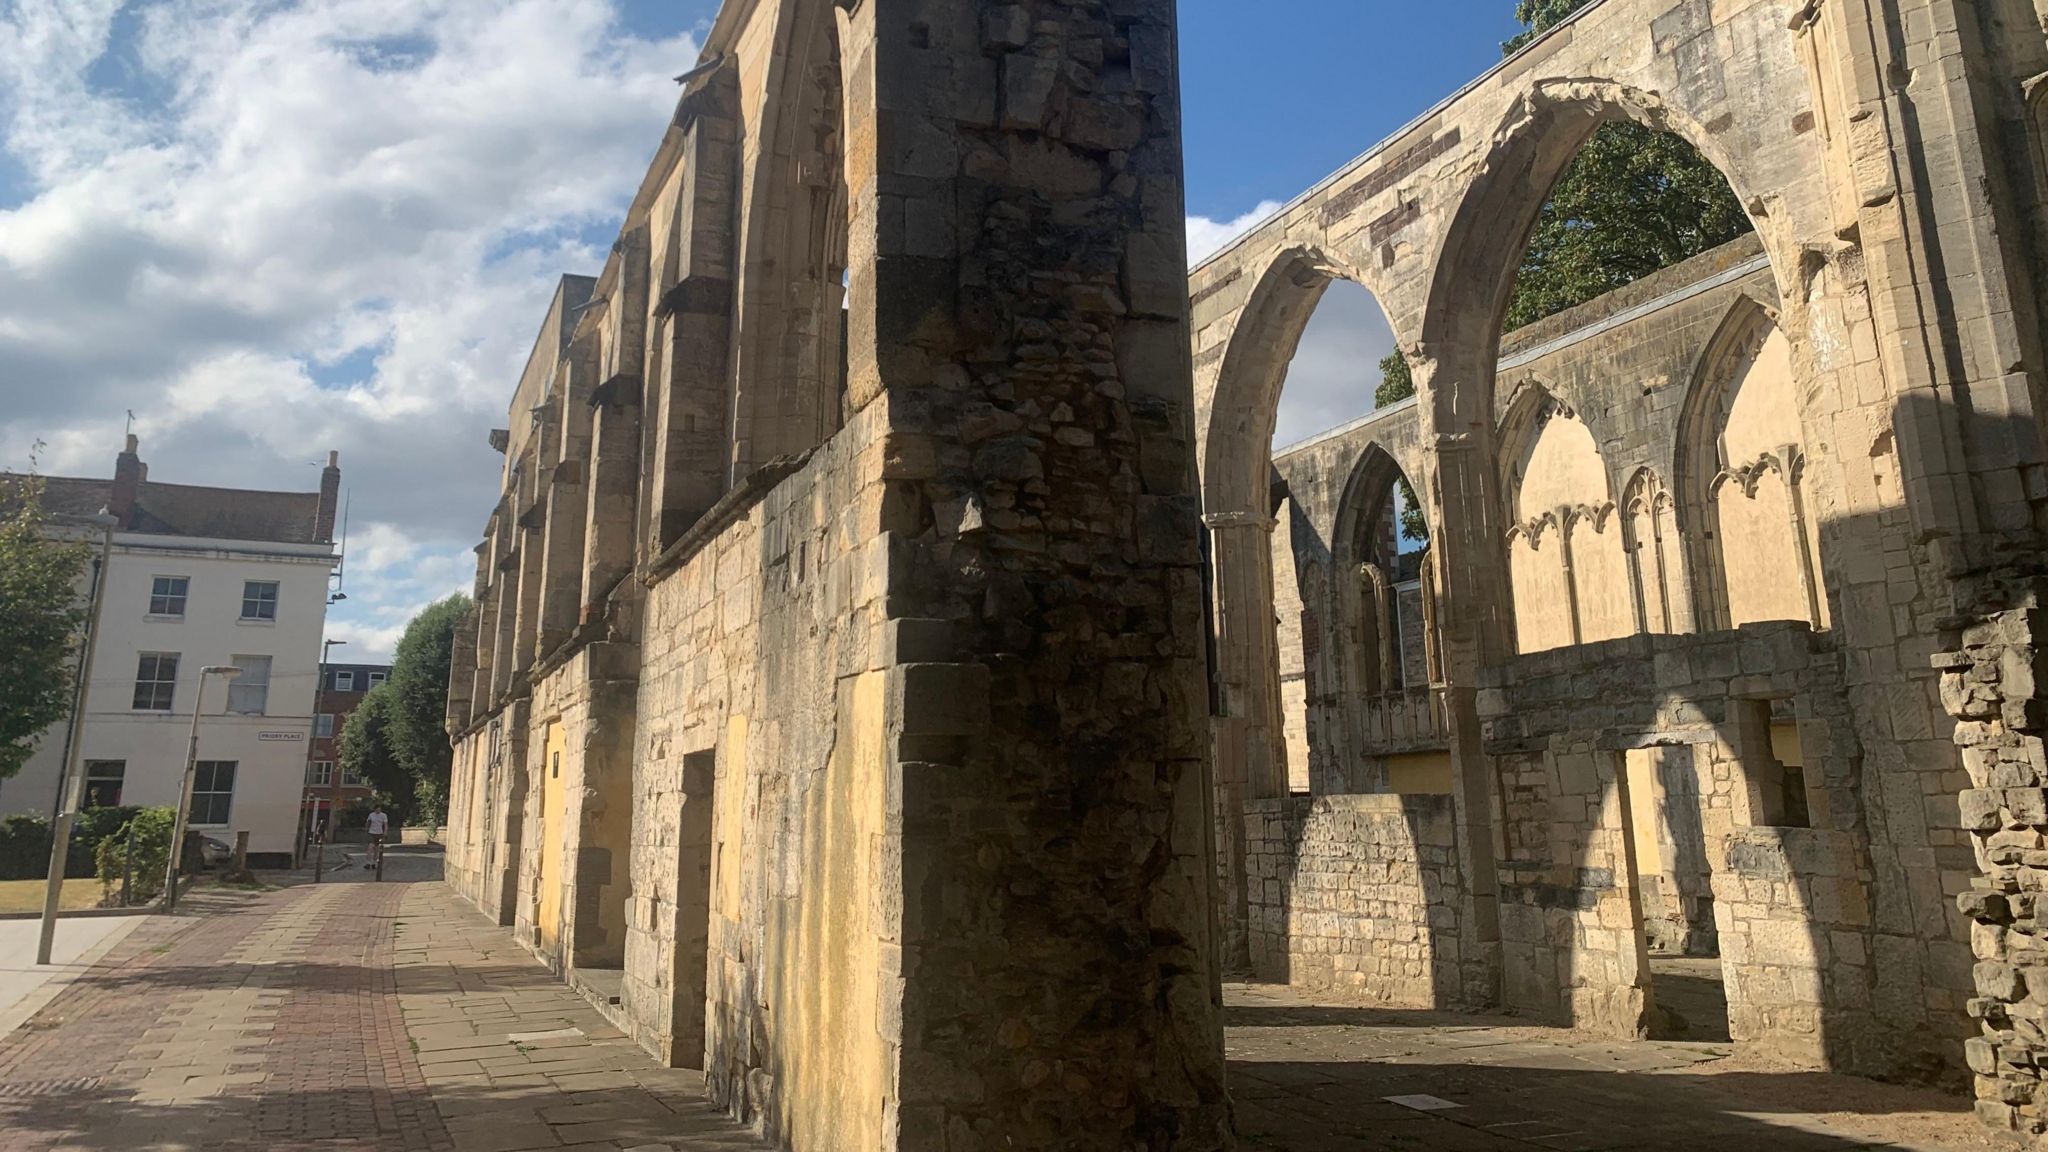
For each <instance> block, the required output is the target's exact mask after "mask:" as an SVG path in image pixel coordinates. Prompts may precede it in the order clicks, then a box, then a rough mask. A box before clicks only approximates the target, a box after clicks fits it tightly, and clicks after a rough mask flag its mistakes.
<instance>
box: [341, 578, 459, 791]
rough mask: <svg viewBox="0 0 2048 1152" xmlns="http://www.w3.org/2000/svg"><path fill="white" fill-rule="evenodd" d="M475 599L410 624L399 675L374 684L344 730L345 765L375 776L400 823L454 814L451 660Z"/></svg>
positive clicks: (447, 604)
mask: <svg viewBox="0 0 2048 1152" xmlns="http://www.w3.org/2000/svg"><path fill="white" fill-rule="evenodd" d="M469 610H470V601H469V597H467V596H462V595H456V596H450V597H448V598H447V599H446V600H441V601H438V602H436V603H433V604H430V605H428V606H427V607H426V608H425V609H423V610H422V611H421V612H420V614H419V615H417V616H415V617H413V618H412V621H411V622H410V623H408V624H407V625H406V626H405V634H404V635H403V636H401V637H400V638H399V641H398V651H397V653H396V654H395V655H394V656H393V658H392V663H391V678H390V679H389V680H386V681H385V682H384V683H382V684H379V685H378V686H377V687H375V688H372V689H371V690H370V693H369V695H367V696H365V697H363V702H362V703H361V704H359V705H357V707H356V710H355V712H354V713H353V714H351V715H350V716H349V718H348V723H346V724H344V725H342V729H341V765H340V767H341V769H342V770H343V771H345V772H346V771H353V772H355V773H356V774H358V775H359V776H361V777H362V778H363V779H364V780H367V781H369V782H370V786H371V787H373V788H375V789H376V790H377V792H378V794H379V796H380V798H381V799H382V801H383V803H384V807H385V811H386V812H387V813H388V814H389V815H390V816H391V817H392V819H393V820H394V821H396V822H397V823H400V824H439V823H441V822H442V821H443V820H446V819H447V816H448V772H449V767H450V764H451V763H452V761H453V758H454V753H453V751H452V750H451V749H450V748H449V745H448V731H447V728H446V726H445V725H446V723H447V716H448V662H449V660H450V659H451V657H452V655H453V653H454V648H455V629H456V628H457V627H458V626H459V625H460V624H461V623H462V622H463V621H464V620H466V619H467V618H468V617H469Z"/></svg>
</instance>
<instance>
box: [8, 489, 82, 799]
mask: <svg viewBox="0 0 2048 1152" xmlns="http://www.w3.org/2000/svg"><path fill="white" fill-rule="evenodd" d="M42 497H43V482H42V481H41V480H40V479H38V478H37V477H35V476H33V475H30V476H15V477H0V779H6V778H7V777H10V776H13V775H14V774H15V773H16V772H19V771H21V766H22V765H23V764H26V763H27V762H28V757H29V753H31V752H33V751H35V747H36V742H37V741H38V740H39V739H40V738H41V737H42V735H43V733H44V732H46V731H48V730H49V729H50V727H51V726H52V725H54V724H56V723H57V722H58V721H60V720H63V719H64V718H65V717H66V716H68V715H69V714H70V711H71V696H72V688H73V681H74V676H73V673H72V654H73V651H74V649H75V647H76V643H77V640H78V633H79V628H80V626H81V625H82V624H83V623H84V622H85V610H84V608H83V606H82V605H81V604H80V603H79V596H78V583H79V579H80V578H81V577H82V576H83V575H84V574H85V566H86V562H87V559H88V558H89V556H90V552H91V550H90V549H89V548H88V547H87V545H86V544H84V543H83V542H81V541H75V540H64V539H57V538H54V537H52V536H51V534H50V532H49V524H48V520H47V518H46V517H45V516H44V514H43V506H42V504H43V500H42Z"/></svg>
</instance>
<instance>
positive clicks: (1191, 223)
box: [1188, 200, 1394, 448]
mask: <svg viewBox="0 0 2048 1152" xmlns="http://www.w3.org/2000/svg"><path fill="white" fill-rule="evenodd" d="M1281 207H1282V205H1281V203H1280V202H1279V201H1278V200H1261V201H1260V202H1259V203H1258V205H1257V206H1256V207H1254V208H1253V209H1252V210H1251V211H1249V212H1246V213H1244V214H1243V215H1241V216H1238V217H1236V218H1235V219H1231V220H1215V219H1211V218H1210V217H1207V216H1190V217H1188V263H1189V264H1190V266H1192V265H1196V264H1200V263H1201V262H1202V261H1204V260H1206V259H1208V258H1209V257H1211V256H1214V255H1215V254H1216V253H1217V252H1220V251H1222V250H1223V248H1224V247H1225V246H1226V245H1228V244H1229V243H1230V242H1231V241H1233V240H1235V239H1237V238H1238V237H1239V236H1242V235H1244V234H1245V233H1246V232H1249V231H1251V230H1252V229H1253V228H1254V227H1256V226H1257V225H1259V224H1260V223H1262V222H1264V221H1265V220H1266V219H1267V218H1268V217H1270V216H1272V215H1273V214H1274V213H1275V212H1278V211H1279V210H1280V209H1281ZM1393 350H1394V333H1393V330H1392V329H1391V328H1389V327H1388V326H1387V317H1386V313H1385V312H1383V311H1381V309H1380V306H1379V302H1378V301H1377V300H1375V299H1374V298H1373V295H1372V293H1371V292H1368V291H1366V290H1365V289H1364V288H1363V287H1361V286H1360V285H1357V284H1353V283H1351V282H1350V281H1347V280H1340V281H1338V282H1336V283H1334V284H1332V285H1330V288H1329V290H1328V291H1327V292H1325V293H1324V294H1323V299H1322V301H1321V302H1320V303H1318V304H1317V305H1316V310H1315V313H1314V315H1312V316H1310V317H1309V322H1308V326H1307V327H1306V328H1304V329H1303V331H1302V334H1301V344H1300V345H1299V346H1298V347H1297V348H1296V349H1295V353H1294V359H1293V360H1292V361H1291V362H1290V363H1289V364H1288V366H1287V381H1286V383H1285V384H1284V385H1283V386H1282V388H1281V391H1280V413H1279V417H1278V419H1277V420H1276V421H1275V422H1274V426H1273V445H1274V447H1276V448H1277V447H1285V446H1286V445H1288V444H1292V443H1294V442H1295V441H1298V440H1302V439H1306V438H1307V437H1309V436H1313V435H1315V434H1316V433H1318V432H1321V431H1324V430H1325V429H1328V428H1333V427H1335V426H1337V425H1339V424H1342V423H1344V422H1345V421H1347V420H1354V419H1356V418H1358V417H1360V416H1363V415H1365V414H1366V413H1367V412H1370V411H1372V408H1373V400H1372V394H1373V390H1374V389H1376V388H1378V387H1379V383H1380V372H1379V362H1380V359H1381V358H1382V357H1384V356H1385V355H1386V354H1387V353H1389V352H1391V351H1393Z"/></svg>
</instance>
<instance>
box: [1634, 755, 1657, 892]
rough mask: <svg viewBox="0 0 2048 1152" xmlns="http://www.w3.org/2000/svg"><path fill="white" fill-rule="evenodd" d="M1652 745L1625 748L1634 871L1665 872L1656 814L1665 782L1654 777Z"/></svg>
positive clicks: (1654, 766)
mask: <svg viewBox="0 0 2048 1152" xmlns="http://www.w3.org/2000/svg"><path fill="white" fill-rule="evenodd" d="M1657 755H1658V750H1657V749H1654V748H1631V749H1629V750H1628V756H1627V766H1628V822H1629V830H1630V831H1631V832H1632V833H1633V834H1634V836H1635V841H1636V874H1637V875H1639V876H1661V875H1663V874H1664V834H1663V829H1662V826H1661V825H1662V821H1661V820H1659V818H1658V814H1659V812H1660V811H1662V809H1663V806H1664V786H1663V784H1662V782H1661V781H1659V780H1658V779H1657Z"/></svg>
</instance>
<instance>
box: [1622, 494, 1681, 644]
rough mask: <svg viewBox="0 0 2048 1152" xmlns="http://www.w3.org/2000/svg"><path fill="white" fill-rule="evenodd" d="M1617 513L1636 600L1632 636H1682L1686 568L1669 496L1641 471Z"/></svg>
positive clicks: (1675, 509) (1674, 509)
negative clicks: (1637, 634)
mask: <svg viewBox="0 0 2048 1152" xmlns="http://www.w3.org/2000/svg"><path fill="white" fill-rule="evenodd" d="M1621 511H1622V522H1621V527H1622V535H1621V542H1622V550H1623V551H1624V552H1626V553H1627V555H1628V576H1629V582H1630V584H1631V586H1632V588H1633V590H1634V594H1635V602H1636V630H1637V631H1639V632H1683V631H1686V630H1687V629H1686V625H1685V624H1684V623H1683V622H1682V619H1683V617H1681V612H1684V611H1685V608H1686V604H1685V602H1686V590H1685V586H1684V578H1685V563H1684V557H1683V548H1682V544H1681V541H1680V537H1679V534H1678V521H1677V507H1676V505H1675V504H1674V503H1673V501H1672V499H1671V493H1670V492H1668V491H1666V490H1665V487H1664V482H1663V481H1662V480H1660V479H1659V478H1658V476H1657V474H1656V473H1655V472H1653V471H1651V470H1650V469H1648V468H1644V469H1640V470H1638V471H1637V472H1636V474H1635V476H1634V478H1633V479H1631V480H1630V481H1629V485H1628V490H1627V491H1626V492H1625V493H1623V495H1622V499H1621ZM1687 616H1689V613H1687Z"/></svg>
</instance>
